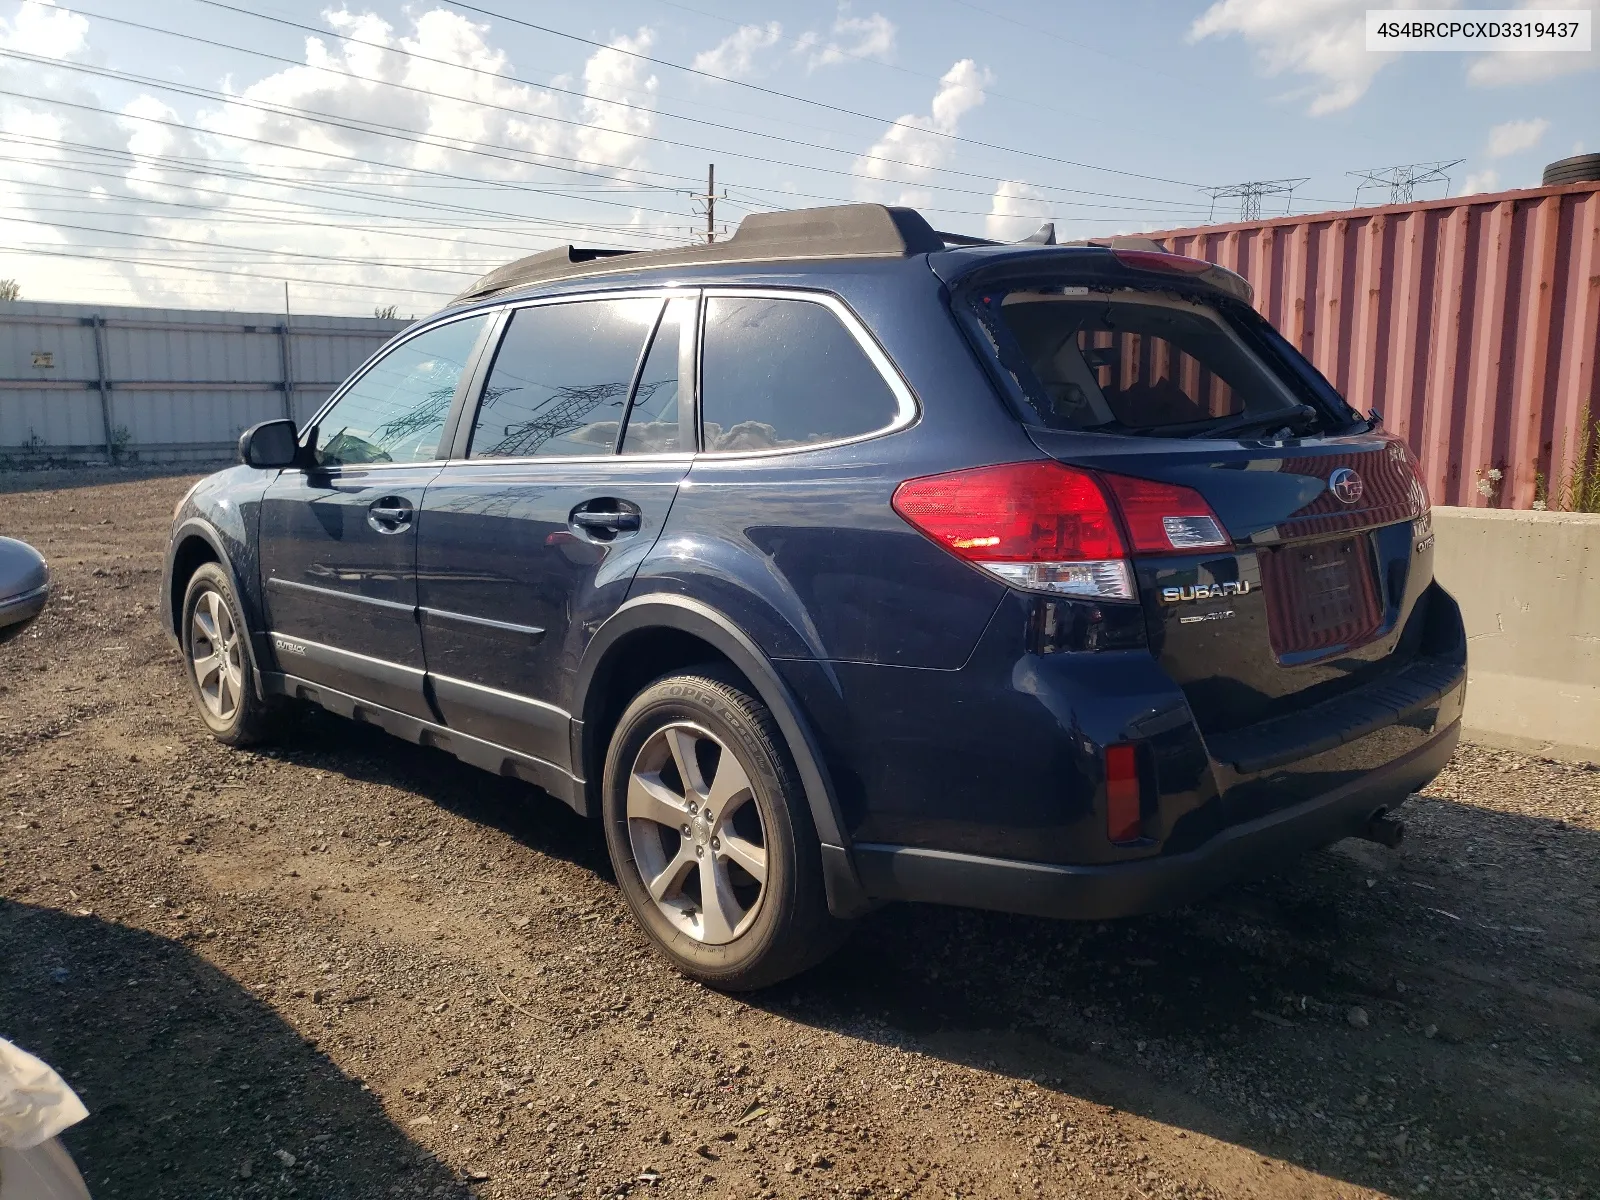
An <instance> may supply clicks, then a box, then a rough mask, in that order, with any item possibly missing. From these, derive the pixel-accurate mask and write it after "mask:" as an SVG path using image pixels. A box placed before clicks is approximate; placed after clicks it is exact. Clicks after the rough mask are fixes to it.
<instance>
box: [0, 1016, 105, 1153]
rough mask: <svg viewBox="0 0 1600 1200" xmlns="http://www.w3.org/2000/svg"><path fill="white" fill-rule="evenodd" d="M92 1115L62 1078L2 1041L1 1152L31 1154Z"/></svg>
mask: <svg viewBox="0 0 1600 1200" xmlns="http://www.w3.org/2000/svg"><path fill="white" fill-rule="evenodd" d="M88 1115H89V1110H88V1109H86V1108H85V1107H84V1106H83V1101H81V1100H79V1099H78V1097H77V1094H76V1093H75V1092H74V1091H73V1090H72V1089H71V1088H69V1087H68V1086H67V1085H66V1083H65V1082H64V1081H63V1080H62V1078H61V1076H59V1075H57V1074H56V1073H55V1072H54V1071H52V1070H51V1069H50V1068H49V1067H47V1066H45V1064H44V1063H42V1062H40V1061H39V1060H38V1059H37V1058H35V1057H34V1056H33V1055H31V1054H29V1053H28V1052H27V1051H26V1050H19V1049H18V1048H17V1047H16V1046H13V1045H12V1044H11V1043H10V1042H8V1041H6V1040H5V1039H4V1038H0V1148H4V1149H7V1150H31V1149H33V1148H34V1147H35V1146H38V1145H42V1144H43V1143H45V1142H48V1141H49V1140H50V1139H51V1138H53V1137H55V1136H56V1134H58V1133H60V1132H61V1131H62V1130H63V1129H68V1128H71V1127H72V1126H73V1125H76V1124H77V1123H78V1122H79V1121H81V1120H83V1119H84V1118H85V1117H87V1116H88Z"/></svg>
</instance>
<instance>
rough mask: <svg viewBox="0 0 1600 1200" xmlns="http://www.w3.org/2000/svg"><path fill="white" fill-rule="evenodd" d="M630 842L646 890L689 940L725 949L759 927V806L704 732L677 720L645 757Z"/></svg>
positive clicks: (636, 767) (637, 777) (635, 778)
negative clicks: (757, 916) (753, 923)
mask: <svg viewBox="0 0 1600 1200" xmlns="http://www.w3.org/2000/svg"><path fill="white" fill-rule="evenodd" d="M628 840H629V843H630V845H631V846H632V849H633V859H634V862H635V864H637V866H638V869H639V876H640V879H641V880H642V881H643V883H644V886H645V890H646V891H647V892H648V893H649V894H650V898H651V899H652V900H654V901H655V903H656V906H657V907H658V908H659V909H660V910H661V913H662V915H663V916H665V917H666V918H667V920H668V921H670V922H671V923H672V924H673V925H674V926H675V927H676V928H677V929H679V930H681V931H682V932H683V933H686V934H688V935H689V936H690V937H692V938H694V939H695V940H696V941H699V942H704V943H706V944H708V945H725V944H726V943H728V942H731V941H733V940H734V939H735V938H737V937H738V936H739V935H740V934H741V933H743V932H744V931H745V930H746V929H748V928H749V927H750V925H751V923H752V922H753V921H754V920H755V917H756V912H757V910H758V909H759V908H760V906H761V901H762V897H763V896H764V895H765V894H766V882H767V848H766V847H767V839H766V829H765V826H764V825H763V823H762V819H761V810H760V806H759V805H758V804H757V803H756V799H755V793H754V791H753V790H752V788H751V784H750V776H749V774H748V773H747V772H746V771H745V768H744V766H743V765H742V764H741V763H740V762H739V760H738V758H737V757H736V756H735V755H734V753H733V751H732V750H730V749H729V748H728V747H727V746H726V745H725V744H724V743H723V742H722V741H721V740H720V739H719V738H717V737H716V736H715V735H713V734H712V733H710V732H709V731H707V730H706V729H704V728H703V727H701V726H699V725H695V724H692V723H690V722H687V721H676V722H673V723H672V724H670V725H666V726H664V727H662V728H661V729H658V730H656V732H655V733H653V734H651V735H650V738H649V740H648V741H646V742H645V744H644V745H643V746H642V747H641V748H640V750H639V753H638V755H637V757H636V758H635V759H634V764H633V770H632V771H631V772H630V774H629V776H628Z"/></svg>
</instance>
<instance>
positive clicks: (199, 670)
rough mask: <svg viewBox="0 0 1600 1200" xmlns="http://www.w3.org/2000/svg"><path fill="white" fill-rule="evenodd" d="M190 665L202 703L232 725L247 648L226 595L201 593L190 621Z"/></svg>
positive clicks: (242, 685)
mask: <svg viewBox="0 0 1600 1200" xmlns="http://www.w3.org/2000/svg"><path fill="white" fill-rule="evenodd" d="M189 662H190V666H191V667H192V668H193V670H194V678H195V683H196V684H198V685H199V688H200V700H201V702H202V703H203V704H204V705H205V706H206V711H208V712H209V713H210V714H211V715H212V716H213V717H214V718H216V719H217V720H219V721H230V720H232V719H233V714H234V713H236V712H237V711H238V710H239V701H240V698H241V696H242V694H243V689H244V646H243V644H242V638H241V636H240V633H239V629H238V627H237V626H236V625H234V623H233V616H232V614H231V613H230V612H229V611H228V604H227V601H225V600H224V599H223V598H222V593H220V592H218V591H214V590H211V589H208V590H206V591H204V592H201V593H200V597H199V599H198V600H197V601H196V603H195V606H194V616H193V617H192V618H191V619H190V632H189Z"/></svg>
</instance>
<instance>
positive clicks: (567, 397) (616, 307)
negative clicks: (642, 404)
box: [470, 299, 662, 458]
mask: <svg viewBox="0 0 1600 1200" xmlns="http://www.w3.org/2000/svg"><path fill="white" fill-rule="evenodd" d="M661 305H662V301H661V300H659V299H643V300H581V301H577V302H574V303H570V304H544V305H539V306H536V307H533V308H519V309H517V310H516V311H515V312H514V313H513V314H512V316H511V323H510V325H509V326H507V328H506V332H505V336H504V337H503V338H502V339H501V342H500V349H499V351H498V353H496V355H495V359H494V367H493V369H492V370H491V371H490V372H489V382H488V384H487V385H486V386H485V388H484V391H483V398H482V400H481V401H480V402H479V404H478V415H477V420H476V423H475V424H474V426H473V432H472V449H471V451H470V457H472V458H527V457H532V456H536V455H537V456H546V455H592V454H610V453H612V452H613V451H614V450H615V448H616V444H617V433H618V431H619V430H620V429H621V422H622V416H623V409H624V407H625V406H626V404H627V400H628V389H629V387H630V386H631V385H632V383H633V374H634V370H635V368H636V367H638V365H639V355H640V354H641V352H642V351H643V350H644V343H645V339H646V338H647V337H649V336H650V330H651V328H652V327H653V326H654V325H655V323H656V315H657V314H658V313H659V312H660V311H661Z"/></svg>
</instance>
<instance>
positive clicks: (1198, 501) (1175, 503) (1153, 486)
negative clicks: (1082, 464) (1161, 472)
mask: <svg viewBox="0 0 1600 1200" xmlns="http://www.w3.org/2000/svg"><path fill="white" fill-rule="evenodd" d="M1102 478H1103V479H1104V481H1105V483H1106V486H1107V487H1109V488H1110V489H1111V493H1112V495H1114V496H1115V497H1116V498H1117V507H1118V508H1120V509H1121V510H1122V518H1123V520H1125V521H1126V522H1127V523H1128V534H1129V536H1130V537H1131V538H1132V539H1133V549H1134V551H1135V552H1136V553H1139V554H1171V553H1172V552H1173V551H1177V550H1206V549H1210V548H1212V547H1217V546H1226V545H1227V544H1228V535H1227V534H1225V533H1224V532H1223V531H1222V522H1221V521H1219V520H1217V514H1216V513H1214V512H1212V511H1211V506H1210V505H1209V504H1207V503H1206V502H1205V498H1204V497H1203V496H1201V495H1200V493H1199V492H1196V491H1193V490H1192V489H1190V488H1186V487H1178V486H1177V485H1175V484H1171V483H1157V482H1156V481H1155V480H1153V479H1134V478H1131V477H1130V476H1127V475H1105V476H1102Z"/></svg>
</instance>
